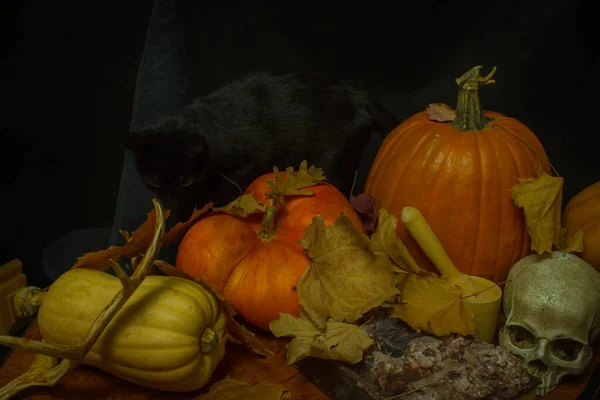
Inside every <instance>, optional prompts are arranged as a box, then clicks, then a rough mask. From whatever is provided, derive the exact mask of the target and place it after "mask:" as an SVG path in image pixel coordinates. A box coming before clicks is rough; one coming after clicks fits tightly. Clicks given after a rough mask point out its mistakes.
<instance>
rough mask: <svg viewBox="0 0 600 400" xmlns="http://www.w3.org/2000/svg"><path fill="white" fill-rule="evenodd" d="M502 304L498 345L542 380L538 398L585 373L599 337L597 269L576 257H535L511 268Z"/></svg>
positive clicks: (558, 254) (599, 277) (557, 254)
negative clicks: (567, 378) (503, 320)
mask: <svg viewBox="0 0 600 400" xmlns="http://www.w3.org/2000/svg"><path fill="white" fill-rule="evenodd" d="M503 300H504V312H505V313H506V315H507V318H506V324H505V326H504V327H503V328H502V329H501V330H500V344H501V345H502V346H505V347H506V348H507V349H509V350H510V351H511V352H513V353H515V354H517V355H519V356H520V357H522V358H523V360H524V365H525V366H526V368H527V370H528V371H529V372H530V373H532V374H534V375H535V376H537V377H538V378H540V379H541V381H542V382H541V384H540V386H538V388H537V394H538V395H540V396H542V395H545V394H547V393H549V392H550V391H552V390H553V389H554V388H555V387H556V385H558V383H559V382H560V380H561V379H562V377H563V376H564V375H567V374H569V375H579V374H580V373H582V372H583V371H584V369H585V367H586V366H587V365H588V364H589V362H590V360H591V359H592V356H593V351H592V345H593V342H594V340H596V338H597V337H598V334H599V333H600V273H598V271H596V270H595V269H594V268H593V267H592V266H591V265H589V264H588V263H586V262H585V261H583V260H582V259H581V258H579V257H577V256H574V255H572V254H567V253H563V252H560V251H555V252H553V253H552V254H543V255H537V254H533V255H530V256H527V257H525V258H523V259H522V260H521V261H519V262H518V263H517V264H515V265H514V267H513V268H512V269H511V271H510V274H509V275H508V281H507V284H506V286H505V289H504V299H503Z"/></svg>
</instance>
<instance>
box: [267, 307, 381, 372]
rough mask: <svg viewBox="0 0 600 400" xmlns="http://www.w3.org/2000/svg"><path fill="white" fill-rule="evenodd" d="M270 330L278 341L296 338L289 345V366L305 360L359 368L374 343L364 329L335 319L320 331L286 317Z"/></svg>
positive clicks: (304, 320)
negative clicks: (364, 355)
mask: <svg viewBox="0 0 600 400" xmlns="http://www.w3.org/2000/svg"><path fill="white" fill-rule="evenodd" d="M269 327H270V329H271V332H272V333H273V334H274V335H275V336H277V337H282V336H286V337H293V339H292V340H291V341H290V343H288V345H287V353H286V361H285V363H286V365H291V364H294V363H295V362H297V361H300V360H301V359H303V358H304V357H315V358H321V359H326V360H337V361H344V362H348V363H351V364H356V363H358V362H360V361H361V360H362V357H363V353H364V351H365V350H366V349H368V348H369V347H371V346H372V345H373V343H374V342H373V340H372V339H371V338H370V337H369V335H368V334H367V333H366V332H365V331H364V330H363V329H362V328H361V327H360V326H357V325H353V324H348V323H345V322H340V321H336V320H335V319H332V318H329V319H328V320H327V322H326V323H325V327H324V328H323V329H320V328H319V327H318V326H317V325H316V324H315V323H314V322H312V321H310V320H308V319H306V318H296V317H294V316H291V315H289V314H284V313H282V314H280V317H279V319H277V320H275V321H272V322H271V324H270V326H269Z"/></svg>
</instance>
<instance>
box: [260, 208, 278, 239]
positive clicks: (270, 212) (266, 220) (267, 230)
mask: <svg viewBox="0 0 600 400" xmlns="http://www.w3.org/2000/svg"><path fill="white" fill-rule="evenodd" d="M276 215H277V206H276V205H274V204H273V200H271V204H270V205H269V206H268V207H267V210H266V211H265V214H264V215H263V219H262V222H261V224H260V231H258V236H260V237H261V238H263V239H271V238H272V237H273V235H275V231H276V228H275V216H276Z"/></svg>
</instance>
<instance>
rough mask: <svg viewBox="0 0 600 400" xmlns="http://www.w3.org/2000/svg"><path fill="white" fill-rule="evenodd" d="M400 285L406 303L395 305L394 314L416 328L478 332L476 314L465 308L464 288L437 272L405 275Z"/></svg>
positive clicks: (437, 332)
mask: <svg viewBox="0 0 600 400" xmlns="http://www.w3.org/2000/svg"><path fill="white" fill-rule="evenodd" d="M398 286H399V288H400V292H401V293H402V302H401V303H399V304H394V305H393V307H394V313H393V314H392V315H393V316H394V317H396V318H400V319H401V320H403V321H404V322H406V323H407V324H409V325H410V326H411V327H412V328H413V329H415V330H417V331H421V330H422V331H425V332H429V333H432V334H434V335H436V336H444V335H448V334H450V333H458V334H461V335H468V334H475V314H474V313H472V312H469V311H467V310H465V309H464V307H463V305H462V301H461V289H460V287H458V286H456V285H453V284H451V283H450V282H449V281H447V280H446V279H444V278H441V277H439V276H437V275H435V274H431V275H429V276H419V275H416V274H405V275H404V276H403V277H402V280H401V282H400V284H399V285H398Z"/></svg>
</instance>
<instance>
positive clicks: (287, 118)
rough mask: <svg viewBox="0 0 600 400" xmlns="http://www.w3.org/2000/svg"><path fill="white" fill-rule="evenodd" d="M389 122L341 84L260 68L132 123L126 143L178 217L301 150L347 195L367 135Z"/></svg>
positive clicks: (225, 196) (366, 98)
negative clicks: (136, 126)
mask: <svg viewBox="0 0 600 400" xmlns="http://www.w3.org/2000/svg"><path fill="white" fill-rule="evenodd" d="M397 125H398V120H397V119H396V117H394V116H393V115H392V114H391V113H389V112H388V111H386V110H385V109H383V108H382V107H381V106H380V105H379V104H378V103H377V102H376V101H375V100H374V99H373V98H372V97H371V96H370V95H369V94H368V93H366V92H364V91H361V90H358V89H356V88H354V87H353V86H351V85H350V84H348V83H340V82H332V81H330V80H328V78H326V77H325V76H323V75H321V74H312V75H303V74H299V73H269V72H266V71H260V72H255V73H252V74H250V75H248V76H246V77H245V78H244V79H241V80H237V81H234V82H231V83H229V84H227V85H225V86H224V87H222V88H221V89H218V90H217V91H215V92H213V93H211V94H208V95H206V96H204V97H200V98H197V99H195V100H194V101H193V102H192V103H191V104H190V105H188V106H186V107H185V108H184V109H182V110H181V111H179V112H178V113H176V114H174V115H172V116H170V117H168V118H166V119H163V120H162V121H160V122H159V123H158V124H156V125H154V126H149V127H147V128H145V129H142V130H140V131H138V132H131V133H130V134H129V135H128V136H127V139H126V145H127V148H129V149H130V150H131V151H132V152H133V153H134V155H135V161H136V165H137V168H138V169H139V171H140V173H141V175H142V176H143V177H144V179H145V181H146V184H147V185H148V186H149V187H150V188H151V189H152V190H153V191H154V192H155V193H156V194H157V195H158V196H159V197H160V198H161V199H162V200H163V201H166V203H167V205H168V206H169V207H170V208H172V209H174V210H175V215H177V217H178V218H179V219H184V218H187V217H189V215H190V213H191V211H192V210H193V207H194V206H195V205H199V206H202V205H204V204H205V203H207V202H209V201H214V202H216V203H217V204H218V205H224V204H226V203H227V202H229V201H231V200H233V199H234V198H235V197H237V196H239V194H240V192H239V190H240V189H239V188H238V187H236V186H235V185H234V184H233V183H232V182H235V184H237V185H238V186H239V187H240V188H241V190H244V189H245V188H246V187H247V186H248V185H249V184H250V183H251V182H252V180H254V179H255V178H257V177H258V176H260V175H262V174H264V173H267V172H271V171H272V170H273V166H278V167H279V168H280V169H281V170H283V169H285V168H286V167H289V166H293V167H294V168H295V169H297V168H298V166H299V165H300V163H301V161H302V160H304V159H306V160H307V161H308V164H309V165H315V166H317V167H320V168H323V169H324V173H325V175H326V176H327V179H328V181H329V182H330V183H332V184H333V185H335V186H336V187H337V188H338V189H340V190H341V191H342V192H343V193H344V194H346V195H348V194H349V191H350V188H351V186H352V182H353V179H354V173H355V170H356V168H357V166H358V164H359V161H360V157H361V154H362V151H363V150H364V148H365V146H366V145H367V142H368V141H369V138H370V135H371V134H372V133H373V132H376V133H377V134H380V135H381V136H383V137H385V136H386V135H387V134H388V133H389V132H390V131H391V130H392V129H393V128H395V127H396V126H397ZM225 177H226V178H227V179H226V178H225Z"/></svg>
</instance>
